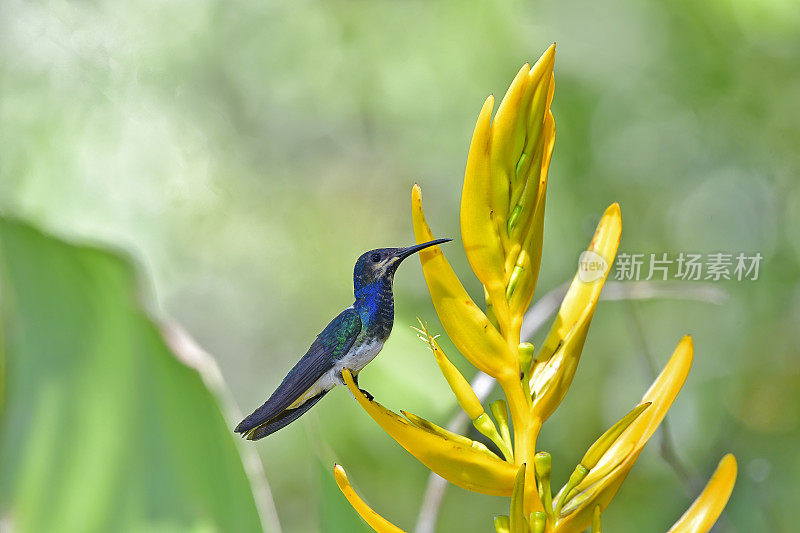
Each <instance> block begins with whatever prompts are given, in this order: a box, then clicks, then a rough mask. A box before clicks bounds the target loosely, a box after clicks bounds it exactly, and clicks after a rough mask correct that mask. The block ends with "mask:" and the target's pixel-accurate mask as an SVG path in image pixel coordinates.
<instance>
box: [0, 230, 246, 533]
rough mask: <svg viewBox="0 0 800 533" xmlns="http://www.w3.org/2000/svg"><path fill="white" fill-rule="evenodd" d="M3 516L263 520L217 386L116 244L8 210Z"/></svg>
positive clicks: (66, 523) (211, 525) (139, 525)
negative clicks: (172, 338) (179, 348)
mask: <svg viewBox="0 0 800 533" xmlns="http://www.w3.org/2000/svg"><path fill="white" fill-rule="evenodd" d="M0 268H1V269H2V278H0V280H2V285H1V287H2V293H0V294H1V295H2V304H3V322H2V324H3V330H4V335H3V336H4V338H5V349H4V351H5V356H6V362H5V363H6V371H7V372H6V378H7V380H6V387H7V388H6V390H5V413H4V418H3V420H2V435H1V436H0V442H1V443H2V449H1V450H0V468H2V470H1V471H0V472H1V473H0V498H1V499H0V503H1V504H2V515H5V516H7V517H8V519H9V520H10V522H11V524H12V526H14V528H15V529H16V530H18V531H26V532H29V531H62V532H71V531H81V532H84V531H131V530H153V529H157V530H160V531H170V530H180V531H186V530H193V531H194V530H202V531H216V530H226V531H258V530H260V529H261V521H260V519H259V515H258V512H257V509H256V504H255V500H254V496H253V491H252V490H251V487H250V483H249V481H248V478H247V475H246V474H245V470H244V467H243V465H242V461H241V459H240V457H239V453H238V452H237V449H236V444H235V441H234V438H233V434H232V433H231V430H230V428H229V427H228V424H227V423H226V421H225V419H224V418H223V416H222V413H221V412H220V409H219V406H218V404H217V400H216V398H215V397H214V396H213V395H212V394H211V392H209V390H208V389H207V388H206V387H205V385H204V384H203V381H202V379H201V377H200V375H199V374H198V372H197V371H195V370H194V369H191V368H189V367H187V366H185V365H184V364H183V363H181V362H180V361H178V359H176V358H175V356H174V355H173V354H172V353H171V352H170V351H169V349H168V348H167V346H166V344H165V342H164V339H163V338H162V335H161V333H160V331H159V330H158V328H157V327H156V326H155V325H154V324H153V322H152V321H151V320H150V319H149V318H148V317H147V316H146V314H145V313H144V312H143V311H142V310H141V308H140V306H139V304H138V301H137V300H138V297H139V294H138V293H137V290H136V282H135V278H136V276H135V272H134V270H133V269H132V268H131V266H130V265H129V264H128V263H127V262H126V261H125V260H123V259H122V258H120V257H119V256H117V255H115V254H112V253H109V252H106V251H103V250H100V249H96V248H90V247H79V246H74V245H71V244H67V243H65V242H62V241H60V240H57V239H55V238H52V237H49V236H47V235H44V234H42V233H41V232H39V231H37V230H36V229H34V228H32V227H30V226H27V225H25V224H21V223H17V222H11V221H8V220H3V219H0Z"/></svg>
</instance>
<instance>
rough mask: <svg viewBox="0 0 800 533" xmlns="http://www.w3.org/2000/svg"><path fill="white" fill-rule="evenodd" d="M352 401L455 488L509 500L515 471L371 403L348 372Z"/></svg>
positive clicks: (454, 440) (487, 456) (458, 441)
mask: <svg viewBox="0 0 800 533" xmlns="http://www.w3.org/2000/svg"><path fill="white" fill-rule="evenodd" d="M342 374H343V376H344V381H345V383H346V384H347V387H348V388H349V389H350V392H352V393H353V397H355V399H356V400H357V401H358V403H359V404H360V405H361V407H363V408H364V410H365V411H366V412H367V414H369V415H370V416H371V417H372V418H373V420H375V421H376V422H377V423H378V425H380V426H381V427H382V428H383V430H384V431H385V432H386V433H388V434H389V436H390V437H392V438H393V439H394V440H395V441H397V443H398V444H400V446H402V447H403V448H405V449H406V451H408V452H409V453H410V454H411V455H413V456H414V457H416V458H417V459H418V460H419V461H420V462H421V463H422V464H424V465H425V466H427V467H428V468H429V469H430V470H433V471H434V472H436V473H437V474H439V475H440V476H442V477H443V478H445V479H446V480H448V481H449V482H451V483H453V484H454V485H458V486H459V487H462V488H465V489H467V490H471V491H474V492H480V493H483V494H492V495H497V496H509V495H511V491H512V489H513V487H514V476H515V475H516V473H517V471H516V468H515V467H514V466H513V465H511V464H509V463H506V462H505V461H501V460H500V459H498V458H496V457H492V456H491V455H488V454H486V453H484V452H482V451H480V450H476V449H473V448H472V447H470V446H469V445H467V444H465V443H464V442H463V441H461V440H460V439H451V438H448V436H447V435H441V434H435V433H432V432H429V431H426V430H424V429H421V428H419V427H417V426H415V425H413V424H411V423H409V422H407V421H406V420H404V419H403V418H402V417H400V416H399V415H397V414H395V413H393V412H392V411H390V410H388V409H386V408H385V407H383V406H382V405H381V404H379V403H378V402H376V401H374V400H372V401H371V400H368V399H367V398H366V396H364V394H363V393H362V392H361V391H360V390H359V389H358V387H357V386H356V384H355V383H354V382H353V376H352V375H351V374H350V371H349V370H347V369H345V370H344V371H343V372H342Z"/></svg>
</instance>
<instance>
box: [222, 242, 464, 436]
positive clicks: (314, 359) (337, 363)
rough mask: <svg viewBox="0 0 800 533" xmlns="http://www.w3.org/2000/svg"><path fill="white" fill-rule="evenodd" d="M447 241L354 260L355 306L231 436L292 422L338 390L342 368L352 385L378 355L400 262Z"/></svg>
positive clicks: (269, 431)
mask: <svg viewBox="0 0 800 533" xmlns="http://www.w3.org/2000/svg"><path fill="white" fill-rule="evenodd" d="M450 240H452V239H436V240H435V241H430V242H425V243H422V244H417V245H416V246H409V247H408V248H378V249H377V250H371V251H369V252H367V253H365V254H364V255H362V256H361V257H359V258H358V261H356V266H355V268H354V270H353V292H354V293H355V297H356V301H355V302H353V305H351V306H350V307H348V308H347V309H345V310H344V311H342V312H341V313H339V316H337V317H336V318H334V319H333V320H331V322H330V323H329V324H328V325H327V326H326V327H325V329H324V330H322V333H320V334H319V335H317V338H316V340H315V341H314V343H313V344H312V345H311V348H309V349H308V351H307V352H306V354H305V355H304V356H303V357H302V358H301V359H300V361H298V362H297V364H296V365H294V367H293V368H292V369H291V370H290V371H289V373H288V374H287V375H286V377H285V378H283V381H281V384H280V385H278V388H277V389H276V390H275V392H273V393H272V396H270V397H269V399H268V400H267V401H266V402H265V403H264V405H262V406H261V407H259V408H258V409H256V410H255V411H253V413H252V414H251V415H250V416H248V417H247V418H245V419H244V420H242V421H241V422H240V423H239V425H238V426H236V430H235V431H236V433H241V434H242V436H243V437H245V438H247V439H249V440H258V439H262V438H264V437H266V436H267V435H271V434H272V433H275V432H276V431H278V430H279V429H281V428H282V427H284V426H286V425H287V424H289V423H291V422H294V421H295V420H297V419H298V418H300V416H301V415H302V414H303V413H305V412H306V411H308V410H309V409H311V408H312V407H313V406H314V404H316V403H317V402H318V401H320V400H321V399H322V397H323V396H325V395H326V394H327V393H328V391H329V390H331V389H332V388H333V387H334V386H336V385H344V379H343V378H342V370H343V369H345V368H347V369H349V370H350V372H351V373H352V374H353V379H354V380H355V382H356V385H358V373H359V372H360V371H361V369H362V368H364V367H365V366H366V365H367V363H369V362H370V361H372V360H373V359H374V358H375V356H376V355H378V352H380V351H381V348H383V343H384V342H386V339H387V338H388V337H389V333H391V332H392V324H393V323H394V295H393V294H392V282H393V281H394V273H395V271H396V270H397V267H398V266H399V265H400V262H401V261H402V260H403V259H405V258H406V257H408V256H410V255H411V254H414V253H416V252H418V251H420V250H422V249H423V248H427V247H428V246H434V245H437V244H442V243H445V242H448V241H450ZM362 392H365V391H362ZM366 394H367V397H369V398H370V399H372V396H371V395H369V393H366Z"/></svg>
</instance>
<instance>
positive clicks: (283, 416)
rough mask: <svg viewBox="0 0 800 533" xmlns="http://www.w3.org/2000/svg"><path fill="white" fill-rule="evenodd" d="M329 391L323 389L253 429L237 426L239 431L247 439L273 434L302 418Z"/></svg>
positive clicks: (261, 437) (256, 438)
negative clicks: (243, 429) (297, 405)
mask: <svg viewBox="0 0 800 533" xmlns="http://www.w3.org/2000/svg"><path fill="white" fill-rule="evenodd" d="M327 393H328V391H323V392H321V393H319V394H317V395H316V396H314V397H312V398H310V399H308V400H307V401H306V402H305V403H304V404H303V405H301V406H300V407H297V408H296V409H285V410H284V411H282V412H281V413H280V414H278V415H277V416H275V417H273V418H271V419H269V420H268V421H266V422H264V423H263V424H261V425H259V426H256V427H254V428H252V429H249V430H245V431H239V428H238V427H237V428H236V430H237V432H239V433H244V434H243V435H242V436H243V437H244V438H246V439H247V440H258V439H263V438H264V437H266V436H268V435H272V434H273V433H275V432H276V431H278V430H279V429H281V428H283V427H285V426H287V425H288V424H290V423H292V422H294V421H295V420H297V419H298V418H300V417H301V416H302V415H303V414H304V413H305V412H306V411H308V410H309V409H311V408H312V407H314V404H316V403H317V402H318V401H320V400H321V399H322V397H323V396H325V395H326V394H327Z"/></svg>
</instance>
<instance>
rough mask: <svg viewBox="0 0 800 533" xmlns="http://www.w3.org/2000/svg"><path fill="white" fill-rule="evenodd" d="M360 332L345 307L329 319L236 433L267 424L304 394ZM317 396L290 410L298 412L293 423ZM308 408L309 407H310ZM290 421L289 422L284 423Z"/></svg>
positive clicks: (357, 322)
mask: <svg viewBox="0 0 800 533" xmlns="http://www.w3.org/2000/svg"><path fill="white" fill-rule="evenodd" d="M360 332H361V318H360V317H359V316H358V312H357V311H356V310H355V309H353V308H347V309H345V310H344V311H342V312H341V313H339V315H338V316H337V317H336V318H334V319H333V320H331V322H330V324H328V325H327V326H326V327H325V329H324V330H322V333H320V334H319V335H317V338H316V340H315V341H314V343H313V344H312V345H311V348H309V349H308V352H306V354H305V355H304V356H303V357H302V359H300V361H298V362H297V364H296V365H294V368H292V369H291V370H290V371H289V373H288V374H287V375H286V377H285V378H283V381H282V382H281V384H280V385H278V388H277V389H276V390H275V392H273V393H272V395H271V396H270V397H269V399H268V400H267V401H266V402H265V403H264V405H262V406H261V407H259V408H258V409H256V410H255V411H254V412H253V413H252V414H251V415H250V416H248V417H247V418H245V419H244V420H242V422H241V423H240V424H239V425H238V426H236V430H235V431H236V433H247V432H248V431H250V430H252V429H253V428H255V427H258V426H261V425H263V424H266V423H267V422H270V421H271V420H272V419H274V418H275V417H277V416H278V415H281V413H282V412H283V411H284V410H285V409H286V408H287V407H289V406H290V405H292V403H294V401H295V400H297V399H298V398H299V397H300V396H302V395H303V393H305V392H306V391H307V390H308V389H309V388H310V387H311V385H313V384H314V382H316V381H317V380H318V379H319V378H320V377H322V375H323V374H324V373H325V372H327V371H328V370H330V368H331V366H332V365H333V363H334V361H335V360H337V359H340V358H341V357H343V356H344V355H345V354H346V353H347V351H348V350H349V349H350V347H351V346H352V345H353V343H354V342H355V340H356V337H358V334H359V333H360ZM315 400H317V401H318V400H319V397H314V398H310V399H309V400H308V401H306V402H305V403H304V404H303V405H301V406H298V408H297V409H292V410H291V411H301V410H302V411H301V412H300V413H298V414H297V416H295V417H294V418H292V420H294V419H295V418H297V417H298V416H300V415H301V414H302V413H303V412H305V411H306V410H307V409H308V408H306V409H303V407H304V406H305V405H306V404H307V403H310V402H312V401H314V403H316V401H315ZM309 407H310V406H309ZM289 422H291V420H289V421H288V422H286V423H287V424H288V423H289ZM284 425H285V424H284ZM281 427H282V426H281Z"/></svg>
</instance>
